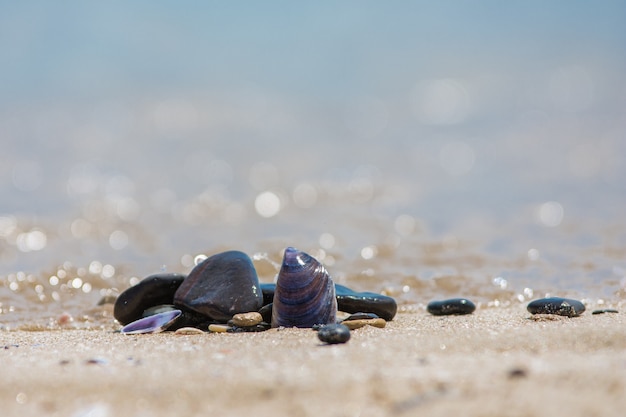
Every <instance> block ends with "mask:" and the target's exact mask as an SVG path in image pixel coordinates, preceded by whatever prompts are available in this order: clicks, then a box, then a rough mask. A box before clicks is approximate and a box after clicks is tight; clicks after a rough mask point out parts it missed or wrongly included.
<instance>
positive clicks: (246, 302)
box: [174, 251, 263, 323]
mask: <svg viewBox="0 0 626 417" xmlns="http://www.w3.org/2000/svg"><path fill="white" fill-rule="evenodd" d="M174 305H175V306H176V307H177V308H180V309H181V310H183V311H185V312H191V313H193V314H195V315H198V316H201V317H204V318H205V319H206V320H214V321H221V322H224V323H225V322H227V321H228V320H230V318H231V317H232V316H233V315H235V314H237V313H247V312H250V311H257V310H258V309H259V308H261V306H262V305H263V294H262V293H261V289H260V286H259V279H258V277H257V273H256V270H255V269H254V265H253V264H252V260H251V259H250V257H249V256H248V255H246V254H245V253H243V252H239V251H228V252H222V253H218V254H216V255H213V256H210V257H208V258H207V259H205V260H204V261H202V262H201V263H199V264H198V265H196V267H195V268H194V269H193V270H192V271H191V272H190V273H189V275H188V276H187V279H185V280H184V281H183V282H182V283H181V285H180V287H178V289H177V290H176V293H175V294H174Z"/></svg>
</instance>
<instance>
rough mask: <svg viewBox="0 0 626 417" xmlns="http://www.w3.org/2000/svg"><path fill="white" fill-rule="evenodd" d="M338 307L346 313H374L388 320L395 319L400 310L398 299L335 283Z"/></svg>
mask: <svg viewBox="0 0 626 417" xmlns="http://www.w3.org/2000/svg"><path fill="white" fill-rule="evenodd" d="M335 294H336V295H337V309H338V310H340V311H343V312H346V313H350V314H352V313H360V312H365V313H374V314H376V315H378V317H380V318H381V319H385V320H386V321H390V320H393V318H394V317H395V315H396V312H397V311H398V305H397V304H396V300H394V299H393V298H391V297H387V296H386V295H382V294H376V293H373V292H356V291H353V290H351V289H350V288H348V287H345V286H343V285H339V284H335Z"/></svg>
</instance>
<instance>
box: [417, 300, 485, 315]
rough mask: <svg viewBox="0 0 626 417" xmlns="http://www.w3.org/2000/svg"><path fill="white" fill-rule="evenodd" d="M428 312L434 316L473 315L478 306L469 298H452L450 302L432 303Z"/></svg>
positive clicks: (427, 307) (427, 308)
mask: <svg viewBox="0 0 626 417" xmlns="http://www.w3.org/2000/svg"><path fill="white" fill-rule="evenodd" d="M426 310H428V312H429V313H430V314H432V315H434V316H449V315H454V314H456V315H461V314H472V313H473V312H474V310H476V306H475V305H474V303H472V302H471V301H470V300H468V299H467V298H450V299H449V300H442V301H431V302H430V303H428V305H427V306H426Z"/></svg>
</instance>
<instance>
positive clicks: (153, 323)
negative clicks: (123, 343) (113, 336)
mask: <svg viewBox="0 0 626 417" xmlns="http://www.w3.org/2000/svg"><path fill="white" fill-rule="evenodd" d="M181 314H182V311H180V310H171V311H166V312H163V313H158V314H155V315H153V316H148V317H144V318H142V319H139V320H136V321H133V322H132V323H129V324H127V325H126V326H124V327H122V330H121V332H122V333H123V334H141V333H159V332H162V331H163V330H165V329H167V328H168V327H169V326H171V325H172V324H173V323H174V322H175V321H176V319H178V317H180V315H181Z"/></svg>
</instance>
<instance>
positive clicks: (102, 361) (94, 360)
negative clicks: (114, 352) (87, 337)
mask: <svg viewBox="0 0 626 417" xmlns="http://www.w3.org/2000/svg"><path fill="white" fill-rule="evenodd" d="M85 363H86V364H88V365H108V363H109V361H108V360H106V359H103V358H91V359H87V360H86V361H85Z"/></svg>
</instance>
